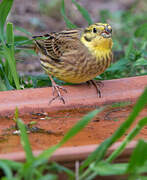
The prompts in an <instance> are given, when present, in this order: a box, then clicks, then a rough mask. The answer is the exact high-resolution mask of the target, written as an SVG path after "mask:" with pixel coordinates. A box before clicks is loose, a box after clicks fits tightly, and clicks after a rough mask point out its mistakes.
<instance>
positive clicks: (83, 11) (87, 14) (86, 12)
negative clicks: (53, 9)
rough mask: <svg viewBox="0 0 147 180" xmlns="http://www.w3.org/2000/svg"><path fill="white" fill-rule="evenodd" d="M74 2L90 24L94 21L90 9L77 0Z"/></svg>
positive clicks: (73, 0)
mask: <svg viewBox="0 0 147 180" xmlns="http://www.w3.org/2000/svg"><path fill="white" fill-rule="evenodd" d="M72 3H73V4H74V5H75V6H76V7H77V9H78V10H79V12H80V13H81V14H82V16H83V18H84V19H85V20H86V21H87V22H88V24H89V25H91V24H92V23H93V22H92V19H91V17H90V14H89V13H88V11H87V10H86V9H85V8H84V7H82V6H80V4H78V3H77V2H76V1H75V0H72Z"/></svg>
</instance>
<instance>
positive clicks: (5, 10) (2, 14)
mask: <svg viewBox="0 0 147 180" xmlns="http://www.w3.org/2000/svg"><path fill="white" fill-rule="evenodd" d="M12 4H13V0H3V1H2V2H1V3H0V18H1V19H0V34H1V36H0V37H1V38H3V39H4V25H5V21H6V19H7V16H8V14H9V12H10V10H11V8H12Z"/></svg>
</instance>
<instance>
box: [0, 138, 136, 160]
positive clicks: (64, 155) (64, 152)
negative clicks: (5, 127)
mask: <svg viewBox="0 0 147 180" xmlns="http://www.w3.org/2000/svg"><path fill="white" fill-rule="evenodd" d="M120 144H121V142H116V143H114V144H113V145H112V146H111V147H110V148H109V149H108V152H107V155H106V157H107V156H108V155H110V154H111V153H112V152H113V151H114V150H115V149H116V148H117V147H119V145H120ZM136 144H137V141H132V142H130V143H129V144H128V145H127V146H126V149H125V150H124V151H123V153H122V154H121V155H120V156H119V161H120V160H121V159H123V160H125V159H128V157H129V156H130V154H131V152H132V150H133V149H134V147H135V146H136ZM97 147H98V144H95V145H86V146H77V147H63V148H59V149H57V150H56V151H55V152H54V153H53V155H52V156H51V158H50V161H56V162H60V163H63V162H64V163H65V162H72V161H82V160H84V159H86V158H87V157H88V155H89V154H90V153H92V152H93V151H94V150H95V149H96V148H97ZM42 152H43V151H41V150H35V151H33V154H34V156H38V155H39V154H41V153H42ZM0 159H9V160H13V161H18V162H24V161H25V160H26V157H25V152H13V153H8V154H0Z"/></svg>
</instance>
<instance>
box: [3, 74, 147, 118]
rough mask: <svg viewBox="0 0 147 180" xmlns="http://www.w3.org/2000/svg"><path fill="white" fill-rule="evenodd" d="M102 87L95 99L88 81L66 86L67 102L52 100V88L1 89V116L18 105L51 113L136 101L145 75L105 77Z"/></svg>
mask: <svg viewBox="0 0 147 180" xmlns="http://www.w3.org/2000/svg"><path fill="white" fill-rule="evenodd" d="M103 83H104V87H103V88H102V89H101V93H102V98H98V96H97V93H96V89H95V88H94V87H93V86H91V87H88V85H87V84H80V85H71V86H65V87H66V89H67V91H68V93H65V94H64V98H65V101H66V103H65V104H63V103H62V102H61V101H60V100H55V101H54V102H52V103H51V104H49V100H50V99H52V97H53V96H52V88H51V87H47V88H37V89H25V90H14V91H3V92H0V116H8V115H13V114H14V111H15V108H16V107H18V109H19V113H20V114H26V113H35V112H54V111H56V112H57V111H60V110H69V109H79V108H97V107H99V106H102V105H105V104H112V103H115V102H122V101H130V102H135V101H136V99H137V98H138V97H139V96H140V94H141V93H142V91H143V89H144V88H145V86H146V85H147V75H146V76H138V77H130V78H122V79H114V80H105V81H103Z"/></svg>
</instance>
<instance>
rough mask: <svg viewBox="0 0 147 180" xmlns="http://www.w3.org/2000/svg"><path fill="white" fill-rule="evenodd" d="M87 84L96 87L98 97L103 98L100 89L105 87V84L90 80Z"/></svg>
mask: <svg viewBox="0 0 147 180" xmlns="http://www.w3.org/2000/svg"><path fill="white" fill-rule="evenodd" d="M87 83H88V84H92V85H94V87H95V88H96V91H97V94H98V97H99V98H101V91H100V88H101V87H103V86H104V84H103V83H102V82H101V81H95V80H89V81H87Z"/></svg>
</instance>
